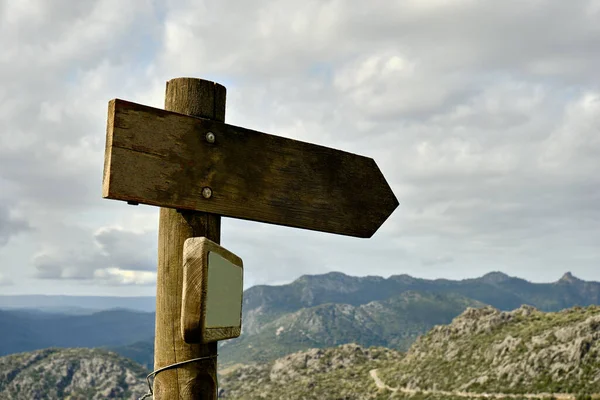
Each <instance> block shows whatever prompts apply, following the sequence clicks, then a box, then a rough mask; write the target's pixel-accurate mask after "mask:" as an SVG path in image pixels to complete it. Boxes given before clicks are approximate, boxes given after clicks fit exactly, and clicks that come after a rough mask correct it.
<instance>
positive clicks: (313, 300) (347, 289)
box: [242, 272, 600, 334]
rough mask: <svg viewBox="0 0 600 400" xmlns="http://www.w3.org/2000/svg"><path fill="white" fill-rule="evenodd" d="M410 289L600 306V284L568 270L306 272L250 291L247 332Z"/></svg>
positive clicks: (507, 306) (493, 301)
mask: <svg viewBox="0 0 600 400" xmlns="http://www.w3.org/2000/svg"><path fill="white" fill-rule="evenodd" d="M407 291H418V292H429V293H437V294H447V293H454V294H459V295H462V296H464V297H467V298H470V299H473V300H477V301H480V302H482V303H485V304H489V305H491V306H493V307H496V308H498V309H500V310H512V309H515V308H518V307H519V306H521V305H522V304H530V305H533V306H535V307H537V308H538V309H540V310H543V311H558V310H561V309H563V308H569V307H573V306H576V305H579V306H588V305H592V304H600V282H586V281H583V280H580V279H577V278H574V277H573V276H572V275H571V274H570V273H567V274H565V275H564V276H563V277H562V278H561V279H560V280H559V281H557V282H553V283H533V282H529V281H526V280H524V279H520V278H515V277H510V276H508V275H506V274H504V273H502V272H491V273H488V274H486V275H484V276H482V277H480V278H475V279H464V280H460V281H453V280H448V279H436V280H428V279H420V278H413V277H411V276H409V275H393V276H390V277H389V278H387V279H386V278H382V277H376V276H367V277H353V276H348V275H345V274H343V273H341V272H330V273H327V274H323V275H305V276H302V277H300V278H298V279H297V280H295V281H294V282H292V283H290V284H287V285H281V286H266V285H260V286H254V287H251V288H249V289H247V290H246V291H245V292H244V303H243V310H244V313H243V314H244V315H243V324H242V329H243V332H244V333H247V334H255V333H258V332H259V331H260V330H261V327H262V326H263V325H265V324H266V323H269V322H271V321H274V320H275V319H277V318H279V317H280V316H282V315H284V314H287V313H291V312H296V311H298V310H300V309H303V308H310V307H315V306H318V305H322V304H328V303H339V304H349V305H352V306H360V305H364V304H367V303H370V302H372V301H380V300H386V299H388V298H390V297H392V296H395V295H399V294H401V293H403V292H407Z"/></svg>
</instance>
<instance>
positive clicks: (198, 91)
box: [153, 78, 226, 400]
mask: <svg viewBox="0 0 600 400" xmlns="http://www.w3.org/2000/svg"><path fill="white" fill-rule="evenodd" d="M225 94H226V90H225V87H223V86H221V85H219V84H216V83H213V82H210V81H205V80H201V79H193V78H177V79H172V80H170V81H168V82H167V90H166V95H165V109H166V110H169V111H175V112H178V113H181V114H187V115H192V116H196V117H202V118H209V119H215V120H218V121H221V122H224V120H225ZM198 236H205V237H207V238H208V239H210V240H212V241H213V242H215V243H220V239H221V217H220V216H218V215H214V214H208V213H203V212H195V211H178V210H174V209H169V208H161V209H160V220H159V227H158V275H157V282H156V284H157V287H156V337H155V342H154V343H155V344H154V369H155V370H156V369H159V368H162V367H165V366H167V365H171V364H174V363H177V362H182V361H186V360H190V359H193V358H199V357H207V356H214V358H212V359H206V360H202V361H196V362H193V363H189V364H185V365H181V366H179V367H177V368H174V369H167V370H164V371H162V372H160V373H159V374H157V375H156V377H155V379H154V388H153V392H154V399H155V400H167V399H178V400H197V399H202V400H214V399H216V398H217V393H216V392H217V384H216V382H217V379H216V374H217V359H216V354H217V343H216V342H215V343H209V344H206V345H202V344H188V343H185V342H184V341H183V338H182V336H181V328H180V324H181V322H180V321H181V289H182V285H183V264H182V258H183V243H184V242H185V240H186V239H188V238H190V237H198Z"/></svg>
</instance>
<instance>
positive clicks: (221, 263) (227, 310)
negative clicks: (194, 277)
mask: <svg viewBox="0 0 600 400" xmlns="http://www.w3.org/2000/svg"><path fill="white" fill-rule="evenodd" d="M242 280H243V270H242V268H240V267H239V266H237V265H235V264H233V263H231V262H229V261H228V260H226V259H225V258H223V257H222V256H221V255H219V254H217V253H215V252H213V251H209V252H208V283H207V285H206V286H207V289H206V291H207V294H206V319H205V327H206V328H226V327H239V326H241V324H242V320H241V315H242V292H243V281H242Z"/></svg>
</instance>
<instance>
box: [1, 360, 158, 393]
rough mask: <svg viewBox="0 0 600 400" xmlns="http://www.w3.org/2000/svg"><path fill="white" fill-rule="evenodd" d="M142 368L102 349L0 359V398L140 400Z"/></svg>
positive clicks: (143, 372) (145, 373)
mask: <svg viewBox="0 0 600 400" xmlns="http://www.w3.org/2000/svg"><path fill="white" fill-rule="evenodd" d="M147 374H148V371H147V370H146V369H145V368H143V367H142V366H140V365H138V364H136V363H134V362H132V361H130V360H127V359H125V358H123V357H120V356H117V355H116V354H115V353H109V352H107V351H101V350H91V349H45V350H40V351H35V352H31V353H20V354H13V355H10V356H5V357H0V399H11V400H35V399H39V400H42V399H43V400H55V399H56V400H58V399H70V400H105V399H119V400H121V399H122V400H125V399H127V400H134V399H135V400H137V399H139V398H140V397H141V396H142V395H144V394H145V393H146V392H147V391H148V386H147V384H146V380H145V377H146V375H147Z"/></svg>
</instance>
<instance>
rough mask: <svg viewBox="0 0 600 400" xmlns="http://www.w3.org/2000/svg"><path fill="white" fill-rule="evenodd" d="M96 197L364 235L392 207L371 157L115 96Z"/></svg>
mask: <svg viewBox="0 0 600 400" xmlns="http://www.w3.org/2000/svg"><path fill="white" fill-rule="evenodd" d="M102 196H103V197H104V198H109V199H116V200H125V201H128V202H134V203H143V204H150V205H155V206H160V207H168V208H177V209H187V210H196V211H203V212H208V213H213V214H219V215H223V216H227V217H233V218H240V219H246V220H252V221H259V222H266V223H270V224H277V225H285V226H290V227H295V228H304V229H310V230H315V231H322V232H330V233H336V234H341V235H348V236H357V237H364V238H368V237H371V236H372V235H373V234H374V233H375V231H377V229H378V228H379V227H380V226H381V224H383V222H384V221H385V220H386V219H387V217H388V216H389V215H390V214H391V213H392V212H393V211H394V209H396V207H397V206H398V200H397V199H396V197H395V196H394V193H392V190H391V189H390V186H389V185H388V184H387V182H386V181H385V178H384V177H383V175H382V174H381V172H380V170H379V168H378V167H377V164H375V161H373V159H371V158H367V157H363V156H359V155H355V154H351V153H347V152H344V151H340V150H335V149H331V148H327V147H323V146H318V145H314V144H309V143H305V142H300V141H297V140H292V139H287V138H283V137H279V136H274V135H269V134H266V133H262V132H257V131H252V130H249V129H245V128H240V127H237V126H233V125H228V124H225V123H221V122H217V121H214V120H207V119H202V118H194V117H190V116H186V115H182V114H177V113H174V112H170V111H165V110H161V109H157V108H152V107H147V106H143V105H140V104H135V103H131V102H127V101H123V100H119V99H115V100H111V101H110V102H109V105H108V126H107V133H106V152H105V159H104V178H103V194H102Z"/></svg>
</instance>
